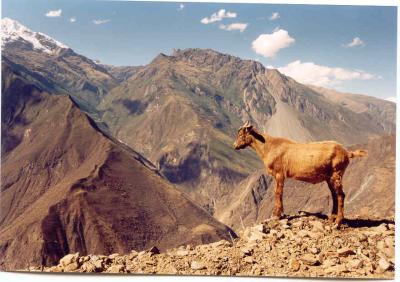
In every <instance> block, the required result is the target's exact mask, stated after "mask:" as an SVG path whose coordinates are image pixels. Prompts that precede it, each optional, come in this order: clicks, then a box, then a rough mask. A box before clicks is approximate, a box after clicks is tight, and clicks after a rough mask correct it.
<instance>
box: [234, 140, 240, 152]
mask: <svg viewBox="0 0 400 282" xmlns="http://www.w3.org/2000/svg"><path fill="white" fill-rule="evenodd" d="M233 148H234V149H235V150H238V149H239V148H238V145H237V144H236V141H235V142H234V143H233Z"/></svg>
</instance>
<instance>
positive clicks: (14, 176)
mask: <svg viewBox="0 0 400 282" xmlns="http://www.w3.org/2000/svg"><path fill="white" fill-rule="evenodd" d="M14 67H15V65H13V64H9V63H8V61H7V60H4V61H3V63H2V117H1V118H2V134H3V138H2V160H1V162H2V163H1V167H2V174H1V183H2V184H1V201H0V211H1V212H0V267H1V268H2V269H15V268H26V267H28V266H29V265H32V264H33V265H40V264H44V265H49V264H53V263H55V262H57V261H58V260H59V259H60V257H62V256H64V255H65V254H67V253H69V252H77V251H79V252H80V253H83V254H85V253H89V252H90V253H93V252H96V253H104V254H110V253H113V252H121V253H123V252H127V251H129V250H131V249H132V248H135V249H142V250H143V249H147V248H149V247H151V246H152V245H157V246H158V247H159V248H160V249H161V250H163V249H166V248H171V247H175V246H178V245H181V244H183V243H190V244H199V243H204V242H211V241H215V240H220V239H221V238H225V239H228V238H230V234H229V232H231V231H230V230H229V229H228V228H227V227H226V226H224V225H223V224H221V223H219V222H218V221H216V220H215V219H213V218H212V217H211V216H210V215H209V214H208V213H207V212H206V211H205V210H203V209H201V208H199V207H198V206H197V205H196V204H195V203H193V202H192V201H191V200H189V199H188V198H187V197H186V196H185V195H184V194H183V193H182V192H180V191H178V190H176V189H175V188H174V187H172V186H171V185H170V184H168V182H167V181H166V180H165V179H164V178H162V177H161V176H160V175H159V174H158V172H157V171H156V169H155V168H154V166H153V165H152V164H151V163H150V162H148V161H147V160H146V159H145V158H143V157H142V156H141V155H139V154H137V153H136V152H134V151H133V150H131V149H130V148H128V147H126V146H124V145H123V144H120V143H119V142H117V141H113V139H110V138H109V137H107V136H105V135H104V134H103V133H101V132H100V131H99V130H98V129H97V127H96V125H95V123H94V122H93V121H92V120H91V119H90V118H89V117H88V116H87V115H86V114H84V113H83V112H82V111H81V110H80V109H79V108H78V107H77V105H76V103H75V102H73V100H71V99H70V98H68V96H64V95H50V94H48V93H46V92H45V91H43V90H42V89H41V88H40V85H41V83H40V82H37V81H35V78H33V77H31V76H30V74H29V73H25V72H24V71H23V69H21V68H17V69H15V68H14ZM232 234H233V233H232ZM233 236H234V234H233Z"/></svg>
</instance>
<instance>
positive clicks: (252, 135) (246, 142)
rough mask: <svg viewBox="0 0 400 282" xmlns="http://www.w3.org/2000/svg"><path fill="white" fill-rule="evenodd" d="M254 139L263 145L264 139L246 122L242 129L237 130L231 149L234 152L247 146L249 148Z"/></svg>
mask: <svg viewBox="0 0 400 282" xmlns="http://www.w3.org/2000/svg"><path fill="white" fill-rule="evenodd" d="M255 139H258V140H260V141H261V142H262V143H265V139H264V137H263V136H262V135H261V134H259V133H258V132H257V131H256V130H255V129H254V128H253V126H252V125H251V124H250V122H248V121H247V122H246V123H245V124H244V125H243V126H242V127H240V128H239V130H238V134H237V136H236V141H235V143H234V144H233V147H234V148H235V150H241V149H244V148H246V147H247V146H250V145H251V143H253V142H254V141H255Z"/></svg>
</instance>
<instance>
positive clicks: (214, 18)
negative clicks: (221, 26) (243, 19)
mask: <svg viewBox="0 0 400 282" xmlns="http://www.w3.org/2000/svg"><path fill="white" fill-rule="evenodd" d="M236 17H237V14H236V13H233V12H229V11H226V10H225V9H221V10H219V11H218V12H216V13H214V14H212V15H211V16H210V17H209V18H207V17H206V18H203V19H201V21H200V22H201V23H202V24H210V23H214V22H219V21H222V19H224V18H236Z"/></svg>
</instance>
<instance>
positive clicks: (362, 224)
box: [285, 211, 395, 228]
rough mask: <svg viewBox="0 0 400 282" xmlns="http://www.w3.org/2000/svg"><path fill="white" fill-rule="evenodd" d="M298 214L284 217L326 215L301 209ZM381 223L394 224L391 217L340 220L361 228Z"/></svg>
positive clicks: (326, 217)
mask: <svg viewBox="0 0 400 282" xmlns="http://www.w3.org/2000/svg"><path fill="white" fill-rule="evenodd" d="M300 213H301V214H299V215H289V216H286V217H285V218H287V219H289V220H292V219H296V218H306V217H309V216H315V217H317V218H319V219H324V220H327V219H328V216H327V215H326V214H322V213H313V212H306V211H301V212H300ZM382 223H385V224H395V221H394V220H391V219H363V218H344V219H343V222H342V226H347V227H351V228H361V227H376V226H379V225H381V224H382Z"/></svg>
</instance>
